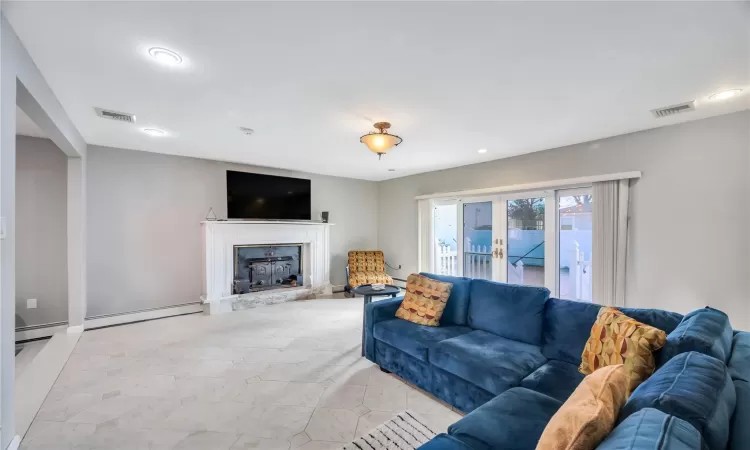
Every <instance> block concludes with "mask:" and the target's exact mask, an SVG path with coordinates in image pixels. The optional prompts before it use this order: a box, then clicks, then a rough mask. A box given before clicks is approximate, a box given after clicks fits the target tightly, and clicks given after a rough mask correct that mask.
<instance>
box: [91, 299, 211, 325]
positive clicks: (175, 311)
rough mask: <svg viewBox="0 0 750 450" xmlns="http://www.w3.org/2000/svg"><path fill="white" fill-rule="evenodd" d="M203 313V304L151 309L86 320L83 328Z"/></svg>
mask: <svg viewBox="0 0 750 450" xmlns="http://www.w3.org/2000/svg"><path fill="white" fill-rule="evenodd" d="M198 312H203V305H202V304H201V303H189V304H187V305H179V306H169V307H166V308H159V309H151V310H148V311H139V312H133V313H125V314H115V315H111V316H102V317H92V318H91V319H86V320H85V321H84V323H83V327H84V328H85V329H87V330H90V329H92V328H101V327H109V326H112V325H121V324H124V323H130V322H139V321H142V320H151V319H161V318H164V317H170V316H179V315H181V314H192V313H198Z"/></svg>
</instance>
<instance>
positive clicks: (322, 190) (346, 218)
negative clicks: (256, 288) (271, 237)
mask: <svg viewBox="0 0 750 450" xmlns="http://www.w3.org/2000/svg"><path fill="white" fill-rule="evenodd" d="M86 163H87V183H88V187H87V197H88V198H87V209H88V219H87V247H88V250H87V264H88V266H87V268H88V276H87V278H88V284H87V287H88V305H87V317H95V316H99V315H104V314H114V313H121V312H132V311H138V310H143V309H149V308H156V307H163V306H172V305H179V304H184V303H191V302H196V301H198V300H199V296H200V294H201V277H200V273H201V246H200V227H199V222H200V221H201V220H204V219H205V217H206V214H207V213H208V209H209V207H213V209H214V211H215V212H216V214H217V216H218V217H219V218H226V216H227V204H226V171H227V170H228V169H231V170H244V171H248V172H258V173H266V174H272V175H284V176H293V177H300V178H309V179H310V180H312V217H313V218H314V219H315V218H319V217H320V212H321V211H330V221H331V222H332V223H335V224H336V225H335V226H333V227H331V282H332V283H333V284H334V285H343V284H345V282H346V281H345V274H344V267H345V266H346V253H347V252H348V251H349V250H354V249H375V248H377V247H378V246H377V205H378V203H377V185H376V183H375V182H370V181H360V180H353V179H348V178H339V177H330V176H322V175H312V174H305V173H299V172H290V171H284V170H274V169H268V168H260V167H253V166H245V165H238V164H228V163H222V162H217V161H208V160H203V159H195V158H186V157H181V156H169V155H160V154H156V153H148V152H139V151H133V150H123V149H113V148H106V147H95V146H89V148H88V155H87V162H86Z"/></svg>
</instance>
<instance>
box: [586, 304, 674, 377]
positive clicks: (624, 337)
mask: <svg viewBox="0 0 750 450" xmlns="http://www.w3.org/2000/svg"><path fill="white" fill-rule="evenodd" d="M666 339H667V333H665V332H664V331H662V330H660V329H658V328H654V327H652V326H650V325H646V324H644V323H641V322H638V321H637V320H635V319H633V318H631V317H628V316H626V315H625V314H623V313H622V312H620V311H619V310H618V309H616V308H609V307H605V308H602V309H600V310H599V315H598V316H597V318H596V322H594V326H593V327H591V337H589V340H588V341H586V346H585V347H584V349H583V356H581V365H580V366H579V368H578V370H580V371H581V373H582V374H584V375H588V374H590V373H594V371H595V370H597V369H598V368H600V367H604V366H609V365H614V364H625V367H626V368H627V369H626V370H627V373H628V378H629V379H630V383H629V392H630V391H633V390H634V389H635V388H636V387H638V385H639V384H641V383H642V382H643V381H644V380H645V379H646V378H648V377H650V376H651V374H652V373H654V370H656V362H655V360H654V352H655V351H657V350H659V349H660V348H661V347H662V346H663V345H664V341H666Z"/></svg>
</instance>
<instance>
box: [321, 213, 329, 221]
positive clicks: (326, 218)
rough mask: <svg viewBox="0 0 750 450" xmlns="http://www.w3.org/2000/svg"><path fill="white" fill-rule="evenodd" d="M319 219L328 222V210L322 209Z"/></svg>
mask: <svg viewBox="0 0 750 450" xmlns="http://www.w3.org/2000/svg"><path fill="white" fill-rule="evenodd" d="M320 219H321V220H322V221H323V223H328V211H323V212H322V213H320Z"/></svg>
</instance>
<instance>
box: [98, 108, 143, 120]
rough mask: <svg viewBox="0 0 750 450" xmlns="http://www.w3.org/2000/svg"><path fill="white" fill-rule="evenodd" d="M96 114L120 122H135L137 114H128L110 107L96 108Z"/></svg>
mask: <svg viewBox="0 0 750 450" xmlns="http://www.w3.org/2000/svg"><path fill="white" fill-rule="evenodd" d="M94 110H96V115H97V116H99V117H102V118H104V119H112V120H119V121H120V122H127V123H135V114H128V113H124V112H119V111H111V110H109V109H102V108H94Z"/></svg>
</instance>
